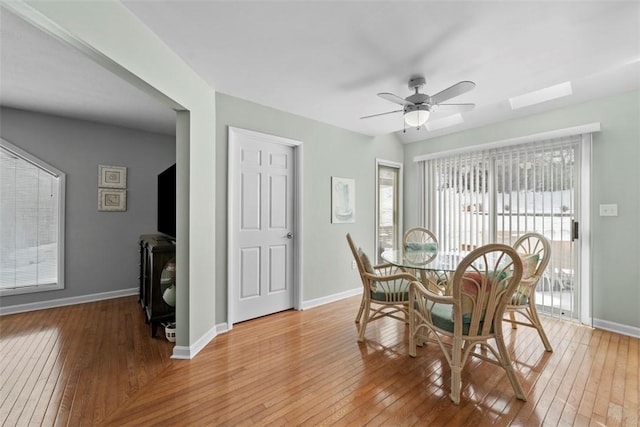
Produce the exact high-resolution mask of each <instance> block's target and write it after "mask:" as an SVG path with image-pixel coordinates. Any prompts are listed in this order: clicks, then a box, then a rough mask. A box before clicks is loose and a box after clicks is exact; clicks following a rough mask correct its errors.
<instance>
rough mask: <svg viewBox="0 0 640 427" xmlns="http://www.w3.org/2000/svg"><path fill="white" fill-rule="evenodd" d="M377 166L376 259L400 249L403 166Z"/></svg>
mask: <svg viewBox="0 0 640 427" xmlns="http://www.w3.org/2000/svg"><path fill="white" fill-rule="evenodd" d="M376 163H377V165H376V202H377V203H376V205H377V206H376V257H377V261H378V262H382V258H380V255H381V254H382V252H384V251H386V250H392V249H398V244H399V242H400V239H401V238H402V236H401V230H402V227H401V225H402V224H401V218H402V212H401V209H400V208H401V206H402V200H401V195H402V185H401V183H402V165H401V164H400V163H395V162H388V161H384V160H377V162H376Z"/></svg>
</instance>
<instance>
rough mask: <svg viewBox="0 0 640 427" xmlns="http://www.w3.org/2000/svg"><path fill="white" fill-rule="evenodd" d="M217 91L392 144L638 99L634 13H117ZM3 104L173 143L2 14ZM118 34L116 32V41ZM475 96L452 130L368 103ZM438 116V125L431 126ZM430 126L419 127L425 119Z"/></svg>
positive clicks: (377, 4) (104, 85) (291, 6)
mask: <svg viewBox="0 0 640 427" xmlns="http://www.w3.org/2000/svg"><path fill="white" fill-rule="evenodd" d="M123 3H124V4H125V6H126V7H128V8H129V9H130V10H131V11H132V12H133V13H134V14H135V15H137V16H138V17H139V19H140V20H141V21H142V22H144V24H146V25H147V26H148V27H150V28H151V30H153V31H154V32H155V33H156V34H157V35H158V36H159V37H160V38H161V39H162V40H163V41H164V42H165V43H166V44H167V45H168V46H169V47H170V48H171V49H173V50H174V51H175V52H176V53H177V54H178V55H179V56H180V57H182V59H183V60H184V61H185V62H186V63H187V64H188V65H189V66H190V67H191V68H192V69H194V70H195V71H196V72H197V73H198V74H199V75H200V76H202V78H203V79H204V80H206V81H207V82H209V83H210V84H211V86H212V87H213V88H214V89H215V90H216V91H219V92H222V93H226V94H229V95H232V96H235V97H238V98H243V99H247V100H250V101H254V102H256V103H259V104H262V105H266V106H269V107H273V108H276V109H279V110H283V111H287V112H291V113H295V114H298V115H300V116H304V117H308V118H311V119H315V120H318V121H321V122H325V123H329V124H332V125H335V126H339V127H342V128H346V129H350V130H353V131H355V132H360V133H364V134H368V135H379V134H386V133H390V132H398V136H399V137H400V138H401V139H402V140H403V141H405V142H410V141H415V140H422V139H427V138H430V137H434V136H438V135H442V134H445V133H451V132H457V131H459V130H462V129H466V128H470V127H478V126H482V125H484V124H488V123H492V122H496V121H502V120H506V119H509V118H514V117H519V116H523V115H529V114H534V113H538V112H541V111H545V110H549V109H554V108H558V107H561V106H565V105H570V104H575V103H579V102H583V101H586V100H589V99H594V98H599V97H603V96H607V95H610V94H615V93H620V92H624V91H628V90H633V89H638V88H640V3H639V2H637V1H627V2H613V1H593V2H582V1H568V2H551V1H536V2H524V1H514V2H504V1H496V2H488V1H475V2H471V1H468V2H461V1H421V2H418V1H408V2H405V1H342V2H339V1H277V2H276V1H202V0H199V1H184V0H183V1H177V0H174V1H163V2H151V1H136V0H125V1H123ZM1 12H2V16H1V24H2V28H1V36H2V45H1V51H0V53H1V59H2V63H1V67H2V68H1V70H0V71H1V73H2V74H0V77H1V79H0V89H1V97H0V100H1V102H2V105H6V106H11V107H16V108H24V109H29V110H35V111H43V112H47V113H54V114H59V115H66V116H72V117H79V118H84V119H89V120H95V121H106V122H110V123H115V124H119V125H124V126H128V127H134V128H140V129H144V130H152V131H156V132H162V133H169V134H171V133H173V131H174V121H175V115H174V114H173V112H172V111H171V110H169V109H168V107H165V106H162V105H159V104H158V103H157V101H155V100H154V99H151V98H150V97H148V96H147V95H145V94H144V93H142V92H141V91H139V90H137V89H135V88H133V87H131V86H130V85H129V84H128V83H125V82H124V81H122V80H120V79H118V78H117V77H115V76H113V75H112V74H110V73H109V72H107V71H105V70H103V69H102V68H100V67H99V66H98V65H96V64H95V63H93V62H91V60H89V59H87V58H85V57H83V56H82V55H81V54H80V53H78V52H76V51H74V50H72V49H71V48H68V47H65V46H62V45H60V44H59V42H57V41H55V40H53V39H50V38H48V36H46V35H44V34H43V33H41V32H40V31H39V30H36V29H34V28H32V27H30V26H29V25H28V24H26V23H24V22H22V21H21V20H20V19H18V18H16V17H15V16H13V15H12V14H11V13H9V12H6V11H5V10H4V9H3V10H2V11H1ZM116 31H117V30H116ZM412 74H423V75H425V77H426V79H427V84H426V86H425V87H424V88H423V91H424V92H426V93H428V94H434V93H436V92H439V91H440V90H442V89H444V88H447V87H449V86H451V85H452V84H454V83H457V82H458V81H461V80H472V81H474V82H475V83H476V85H477V86H476V88H475V89H474V90H472V91H471V92H468V93H466V94H464V95H461V96H460V97H457V98H454V99H452V100H451V102H471V103H475V104H476V108H475V109H474V110H473V111H470V112H467V113H463V118H464V123H462V124H460V125H456V126H452V127H448V128H444V129H441V130H437V131H432V132H429V131H427V130H426V129H425V128H422V129H421V130H419V131H416V130H415V129H407V131H406V133H403V132H402V129H403V120H402V117H401V115H400V114H399V113H398V114H393V115H388V116H381V117H377V118H370V119H365V120H361V119H360V117H361V116H365V115H370V114H376V113H382V112H385V111H391V110H395V109H397V108H396V107H397V105H395V104H392V103H390V102H389V101H385V100H384V99H381V98H379V97H377V96H376V94H377V93H378V92H392V93H395V94H397V95H399V96H401V97H406V96H407V95H410V94H411V91H410V90H409V89H408V87H407V80H408V78H409V76H411V75H412ZM566 81H571V83H572V86H573V95H571V96H569V97H565V98H562V99H558V100H555V101H549V102H546V103H543V104H539V105H536V106H532V107H527V108H523V109H520V110H516V111H512V110H511V108H510V106H509V102H508V98H510V97H513V96H518V95H522V94H524V93H527V92H530V91H534V90H539V89H542V88H545V87H548V86H551V85H556V84H559V83H562V82H566ZM439 114H441V115H442V116H441V117H443V116H444V114H445V113H439ZM438 118H439V117H438V115H437V114H433V115H432V119H430V120H436V119H438Z"/></svg>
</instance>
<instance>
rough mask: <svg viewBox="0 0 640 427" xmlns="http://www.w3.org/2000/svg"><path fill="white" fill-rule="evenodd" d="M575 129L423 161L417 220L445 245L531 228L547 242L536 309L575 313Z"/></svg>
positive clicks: (471, 243)
mask: <svg viewBox="0 0 640 427" xmlns="http://www.w3.org/2000/svg"><path fill="white" fill-rule="evenodd" d="M580 140H581V137H580V136H575V137H568V138H562V139H558V140H549V141H538V142H535V143H529V144H520V145H517V146H512V147H502V148H499V149H492V150H486V151H476V152H469V153H462V154H457V155H450V156H446V157H441V158H434V159H429V160H426V161H424V162H423V168H422V171H423V178H424V180H423V185H424V190H425V191H424V194H425V202H424V207H423V209H424V215H425V217H424V221H425V224H426V226H427V227H428V228H430V229H431V230H433V231H434V232H435V233H436V236H438V239H439V243H440V248H441V250H444V251H452V252H459V251H462V252H466V251H470V250H473V249H475V248H476V247H478V246H481V245H484V244H487V243H490V242H502V243H505V244H508V245H512V244H513V243H514V242H515V240H516V239H517V238H518V237H519V236H520V235H522V234H524V233H527V232H538V233H541V234H543V235H544V236H545V237H547V238H548V239H549V240H550V242H551V245H552V250H551V261H550V263H549V266H548V267H547V269H546V271H545V274H544V277H543V278H542V279H541V281H540V283H539V285H538V289H537V292H538V294H537V295H536V301H537V302H538V304H539V310H540V311H541V312H547V313H549V314H553V315H555V316H558V317H566V318H571V319H576V320H579V319H580V286H579V283H580V281H579V274H578V272H579V259H580V257H579V245H577V244H576V239H577V238H578V237H579V233H578V231H579V227H578V225H579V206H580V203H579V194H580V192H579V190H580V181H579V177H580V159H581V155H580Z"/></svg>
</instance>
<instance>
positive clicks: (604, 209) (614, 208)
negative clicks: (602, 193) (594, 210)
mask: <svg viewBox="0 0 640 427" xmlns="http://www.w3.org/2000/svg"><path fill="white" fill-rule="evenodd" d="M600 216H618V205H600Z"/></svg>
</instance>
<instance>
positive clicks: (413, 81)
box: [408, 75, 427, 93]
mask: <svg viewBox="0 0 640 427" xmlns="http://www.w3.org/2000/svg"><path fill="white" fill-rule="evenodd" d="M426 83H427V80H426V79H425V78H424V76H419V75H415V76H412V77H411V78H410V79H409V84H408V86H409V89H415V90H416V93H418V89H420V88H421V87H422V86H424V85H425V84H426Z"/></svg>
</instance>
